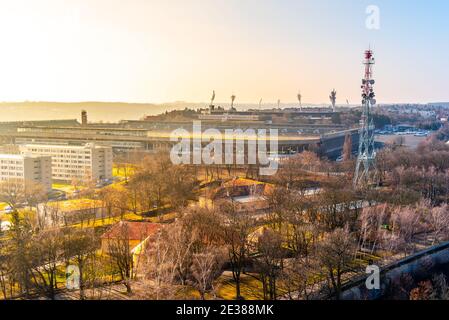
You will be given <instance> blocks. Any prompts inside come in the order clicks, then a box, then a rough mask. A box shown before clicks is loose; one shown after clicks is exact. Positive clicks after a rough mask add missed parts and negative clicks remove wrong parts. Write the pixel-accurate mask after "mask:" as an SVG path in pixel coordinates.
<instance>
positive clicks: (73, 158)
mask: <svg viewBox="0 0 449 320" xmlns="http://www.w3.org/2000/svg"><path fill="white" fill-rule="evenodd" d="M19 148H20V153H21V154H23V155H28V154H31V155H44V156H50V157H51V159H52V175H53V180H60V181H71V180H72V179H74V178H75V179H79V180H83V181H88V180H90V181H100V180H105V179H112V148H111V147H108V146H98V145H95V144H92V143H87V144H85V145H84V146H70V145H41V144H26V145H21V146H20V147H19Z"/></svg>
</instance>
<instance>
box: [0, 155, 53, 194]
mask: <svg viewBox="0 0 449 320" xmlns="http://www.w3.org/2000/svg"><path fill="white" fill-rule="evenodd" d="M8 180H10V181H11V180H14V181H18V180H23V181H24V183H25V182H26V181H32V182H37V183H40V184H42V185H43V186H44V187H45V188H46V189H47V190H48V191H50V190H51V183H52V172H51V157H47V156H36V155H30V156H27V155H19V154H0V181H8Z"/></svg>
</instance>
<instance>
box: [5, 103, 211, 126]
mask: <svg viewBox="0 0 449 320" xmlns="http://www.w3.org/2000/svg"><path fill="white" fill-rule="evenodd" d="M198 105H199V104H195V103H186V102H172V103H164V104H152V103H125V102H95V101H86V102H47V101H38V102H34V101H33V102H32V101H24V102H0V122H2V121H32V120H50V119H80V116H81V110H86V111H87V114H88V119H89V121H95V122H99V121H102V122H117V121H120V120H137V119H140V118H142V117H143V116H145V115H156V114H160V113H162V112H165V111H167V110H168V111H170V110H174V109H184V108H186V107H187V108H194V107H197V106H198ZM200 106H202V105H201V104H200Z"/></svg>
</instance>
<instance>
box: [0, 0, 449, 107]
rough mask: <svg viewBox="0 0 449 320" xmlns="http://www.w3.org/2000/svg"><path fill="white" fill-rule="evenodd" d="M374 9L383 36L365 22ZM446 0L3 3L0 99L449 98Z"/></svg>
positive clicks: (6, 0)
mask: <svg viewBox="0 0 449 320" xmlns="http://www.w3.org/2000/svg"><path fill="white" fill-rule="evenodd" d="M369 5H376V6H378V8H379V9H380V16H379V17H380V29H378V30H370V29H368V28H367V27H366V25H365V21H366V19H367V17H368V14H367V13H366V12H365V11H366V8H367V7H368V6H369ZM448 15H449V2H447V1H445V0H430V1H426V2H424V1H422V0H408V1H405V0H395V1H391V0H379V1H377V0H369V1H365V0H339V1H335V0H302V1H301V0H296V1H289V0H282V1H275V0H262V1H257V0H240V1H239V0H189V1H185V0H167V1H162V0H159V1H156V0H129V1H121V0H65V1H58V0H0V39H1V42H2V50H1V51H0V101H23V100H29V101H61V102H75V101H123V102H148V103H163V102H169V101H189V102H200V101H203V102H204V101H208V100H209V98H210V95H211V92H212V90H215V91H216V100H217V101H220V102H226V101H228V100H229V97H230V96H231V94H235V95H236V96H237V100H236V102H237V103H239V104H240V103H258V101H259V99H260V98H262V99H263V101H264V102H266V103H267V102H275V101H277V99H280V100H281V101H282V102H284V103H287V102H295V101H296V94H297V93H298V90H301V93H302V95H303V101H304V102H305V103H315V104H320V103H328V95H329V92H330V91H331V90H332V89H333V88H335V89H336V90H337V103H338V104H345V103H346V99H348V100H349V102H350V103H351V104H359V103H360V80H361V79H362V77H363V66H362V60H363V51H364V50H365V49H367V48H368V46H371V48H372V49H373V50H374V52H375V56H376V65H375V67H374V73H375V74H374V77H375V79H376V81H377V83H376V93H377V97H378V101H379V102H380V103H394V102H398V103H415V102H416V103H426V102H440V101H449V92H448V89H447V76H448V70H449V59H448V52H449V41H448V39H449V19H447V16H448Z"/></svg>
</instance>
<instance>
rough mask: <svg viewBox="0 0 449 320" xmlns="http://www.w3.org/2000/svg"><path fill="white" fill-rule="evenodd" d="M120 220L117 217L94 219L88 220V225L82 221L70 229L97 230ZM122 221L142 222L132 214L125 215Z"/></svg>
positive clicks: (139, 217) (137, 216)
mask: <svg viewBox="0 0 449 320" xmlns="http://www.w3.org/2000/svg"><path fill="white" fill-rule="evenodd" d="M120 220H121V218H120V216H119V217H111V218H104V219H96V220H95V221H94V220H90V221H89V223H88V222H87V221H84V222H83V223H77V224H74V225H72V227H75V228H97V227H107V226H110V225H113V224H114V223H117V222H119V221H120ZM123 220H128V221H142V217H141V216H139V215H136V214H134V213H127V214H125V215H124V216H123Z"/></svg>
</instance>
